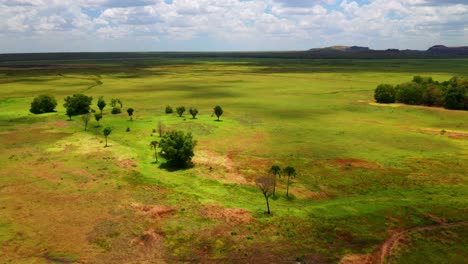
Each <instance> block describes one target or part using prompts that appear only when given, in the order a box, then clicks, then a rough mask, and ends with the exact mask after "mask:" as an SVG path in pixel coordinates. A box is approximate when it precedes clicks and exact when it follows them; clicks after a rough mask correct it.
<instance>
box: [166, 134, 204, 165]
mask: <svg viewBox="0 0 468 264" xmlns="http://www.w3.org/2000/svg"><path fill="white" fill-rule="evenodd" d="M196 145H197V141H195V140H193V138H192V134H191V133H187V134H185V133H184V132H182V131H170V132H168V133H166V134H164V135H163V137H162V138H161V141H160V142H159V147H160V148H161V152H160V153H161V156H162V157H163V158H165V159H166V160H167V163H168V164H169V165H171V166H175V167H186V166H187V165H189V164H190V163H191V161H192V157H193V156H194V155H195V154H194V152H193V149H194V148H195V146H196Z"/></svg>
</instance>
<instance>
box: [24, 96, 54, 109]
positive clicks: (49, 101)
mask: <svg viewBox="0 0 468 264" xmlns="http://www.w3.org/2000/svg"><path fill="white" fill-rule="evenodd" d="M56 106H57V100H55V97H54V96H52V95H48V94H42V95H39V96H37V97H36V98H34V100H33V101H32V102H31V109H29V111H30V112H31V113H33V114H43V113H50V112H54V111H55V107H56Z"/></svg>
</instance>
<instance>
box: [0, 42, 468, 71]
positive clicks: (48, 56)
mask: <svg viewBox="0 0 468 264" xmlns="http://www.w3.org/2000/svg"><path fill="white" fill-rule="evenodd" d="M164 58H183V59H185V58H186V59H190V58H233V59H235V58H272V59H275V58H276V59H437V58H444V59H447V58H468V47H467V46H465V47H446V46H443V45H436V46H432V47H430V48H429V49H428V50H425V51H422V50H408V49H406V50H399V49H387V50H373V49H370V48H368V47H359V46H332V47H326V48H316V49H310V50H306V51H271V52H267V51H253V52H70V53H29V54H26V53H23V54H0V66H1V65H3V67H5V66H8V65H10V64H11V63H13V62H18V63H19V64H25V63H29V62H34V63H31V64H34V65H36V64H37V63H39V61H77V60H116V59H119V60H122V59H125V60H134V59H164Z"/></svg>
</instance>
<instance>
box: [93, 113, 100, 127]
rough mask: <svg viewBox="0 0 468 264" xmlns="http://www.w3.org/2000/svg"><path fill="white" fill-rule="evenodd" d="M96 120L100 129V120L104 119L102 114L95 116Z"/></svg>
mask: <svg viewBox="0 0 468 264" xmlns="http://www.w3.org/2000/svg"><path fill="white" fill-rule="evenodd" d="M94 119H96V122H97V123H98V127H99V126H101V125H100V124H99V120H101V119H102V114H94Z"/></svg>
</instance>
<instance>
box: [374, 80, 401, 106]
mask: <svg viewBox="0 0 468 264" xmlns="http://www.w3.org/2000/svg"><path fill="white" fill-rule="evenodd" d="M395 95H396V92H395V88H393V86H392V85H390V84H380V85H379V86H377V88H375V92H374V98H375V101H377V103H382V104H391V103H394V102H395Z"/></svg>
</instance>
